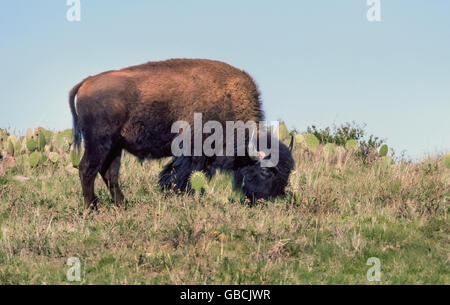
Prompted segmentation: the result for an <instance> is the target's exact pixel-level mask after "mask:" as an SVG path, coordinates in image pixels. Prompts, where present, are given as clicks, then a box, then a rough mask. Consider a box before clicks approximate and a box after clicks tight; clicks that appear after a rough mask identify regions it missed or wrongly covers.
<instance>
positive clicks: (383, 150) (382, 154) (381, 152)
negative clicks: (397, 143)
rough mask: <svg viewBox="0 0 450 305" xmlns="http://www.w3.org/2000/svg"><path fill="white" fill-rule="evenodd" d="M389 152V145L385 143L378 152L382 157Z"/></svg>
mask: <svg viewBox="0 0 450 305" xmlns="http://www.w3.org/2000/svg"><path fill="white" fill-rule="evenodd" d="M388 152H389V147H388V146H387V145H386V144H385V145H383V146H381V148H380V151H379V152H378V155H379V156H380V157H386V156H387V154H388Z"/></svg>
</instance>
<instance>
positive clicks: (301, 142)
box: [294, 133, 305, 146]
mask: <svg viewBox="0 0 450 305" xmlns="http://www.w3.org/2000/svg"><path fill="white" fill-rule="evenodd" d="M294 143H295V144H299V145H303V146H304V145H305V136H304V135H302V134H301V133H297V134H295V136H294Z"/></svg>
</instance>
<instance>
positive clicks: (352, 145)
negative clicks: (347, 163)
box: [345, 140, 358, 150]
mask: <svg viewBox="0 0 450 305" xmlns="http://www.w3.org/2000/svg"><path fill="white" fill-rule="evenodd" d="M345 148H346V149H347V150H357V149H358V141H356V140H348V141H347V143H345Z"/></svg>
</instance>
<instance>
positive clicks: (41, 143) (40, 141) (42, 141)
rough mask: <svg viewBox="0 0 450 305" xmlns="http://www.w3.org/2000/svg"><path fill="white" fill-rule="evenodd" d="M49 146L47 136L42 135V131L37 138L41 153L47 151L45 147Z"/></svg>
mask: <svg viewBox="0 0 450 305" xmlns="http://www.w3.org/2000/svg"><path fill="white" fill-rule="evenodd" d="M46 144H47V141H46V140H45V136H44V134H43V133H42V131H40V132H39V133H38V134H37V136H36V145H37V149H38V150H39V151H40V152H43V151H45V145H46Z"/></svg>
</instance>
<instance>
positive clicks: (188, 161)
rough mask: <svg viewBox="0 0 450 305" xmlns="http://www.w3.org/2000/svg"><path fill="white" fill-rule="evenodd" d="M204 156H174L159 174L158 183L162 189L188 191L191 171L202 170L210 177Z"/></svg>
mask: <svg viewBox="0 0 450 305" xmlns="http://www.w3.org/2000/svg"><path fill="white" fill-rule="evenodd" d="M206 165H207V159H206V157H203V156H201V157H186V156H181V157H175V158H173V160H172V161H170V162H169V163H168V164H167V165H166V166H165V167H164V169H163V170H162V171H161V173H160V175H159V185H160V187H161V188H162V189H163V190H168V189H172V190H175V191H181V192H185V191H190V189H191V187H190V184H189V178H190V176H191V174H192V172H193V171H202V172H204V173H205V174H206V176H207V177H208V178H211V171H210V170H208V169H207V166H206Z"/></svg>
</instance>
